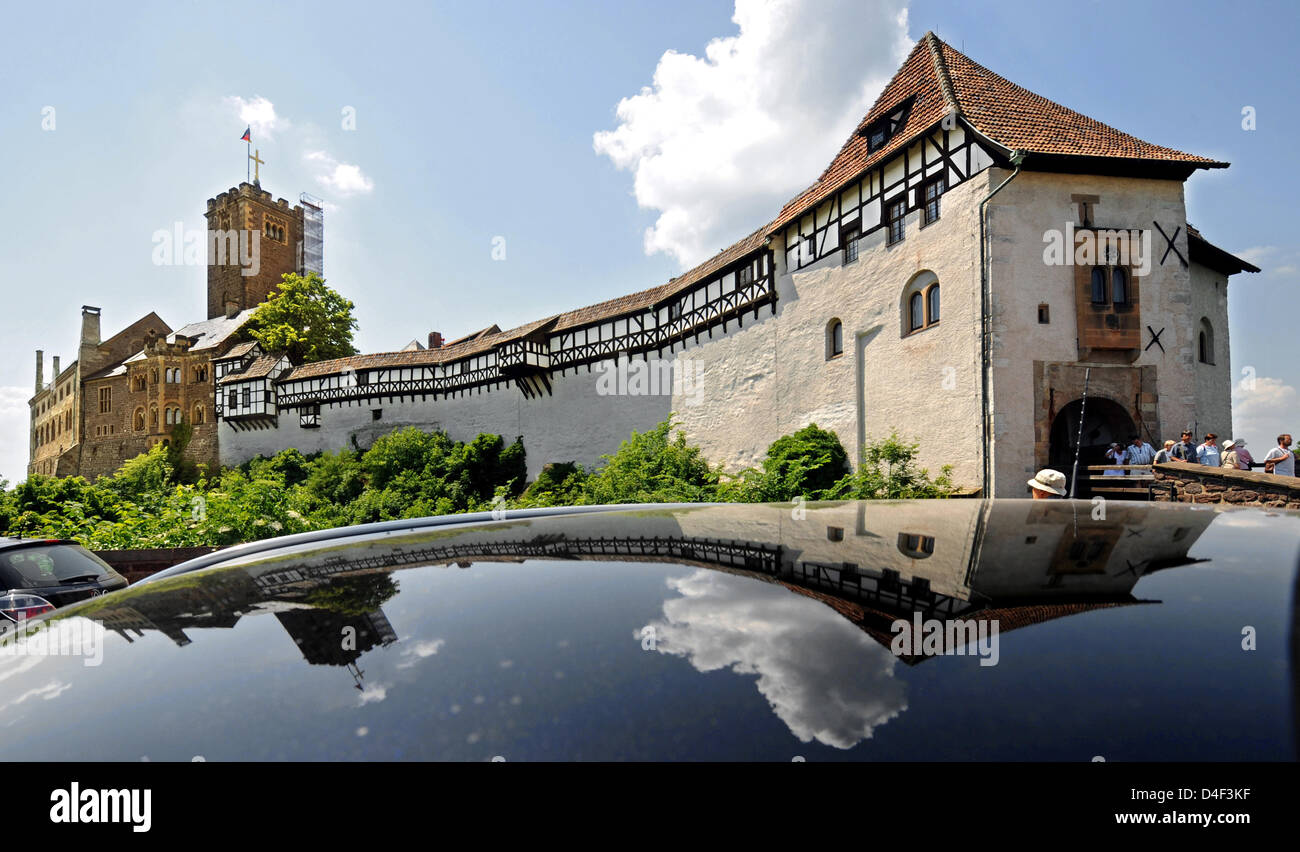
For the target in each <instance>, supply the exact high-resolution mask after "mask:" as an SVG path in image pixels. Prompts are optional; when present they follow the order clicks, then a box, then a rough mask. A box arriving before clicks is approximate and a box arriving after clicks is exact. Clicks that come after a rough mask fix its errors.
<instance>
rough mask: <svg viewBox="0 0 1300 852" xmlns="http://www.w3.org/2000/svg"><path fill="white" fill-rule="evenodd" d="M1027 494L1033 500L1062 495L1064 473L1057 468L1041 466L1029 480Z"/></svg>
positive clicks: (1051, 498) (1048, 498)
mask: <svg viewBox="0 0 1300 852" xmlns="http://www.w3.org/2000/svg"><path fill="white" fill-rule="evenodd" d="M1028 484H1029V494H1030V496H1031V497H1033V498H1034V499H1035V500H1054V499H1056V498H1058V497H1064V496H1065V494H1066V492H1065V474H1063V473H1061V472H1060V471H1059V470H1052V469H1051V468H1043V469H1042V470H1040V471H1039V472H1038V473H1036V474H1035V475H1034V478H1033V479H1031V480H1029V483H1028Z"/></svg>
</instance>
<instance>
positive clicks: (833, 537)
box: [826, 527, 844, 541]
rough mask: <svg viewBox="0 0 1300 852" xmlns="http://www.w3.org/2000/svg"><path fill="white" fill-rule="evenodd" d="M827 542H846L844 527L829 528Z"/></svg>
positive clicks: (827, 529)
mask: <svg viewBox="0 0 1300 852" xmlns="http://www.w3.org/2000/svg"><path fill="white" fill-rule="evenodd" d="M826 540H827V541H844V527H827V528H826Z"/></svg>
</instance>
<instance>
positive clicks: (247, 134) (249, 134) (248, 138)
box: [239, 124, 253, 142]
mask: <svg viewBox="0 0 1300 852" xmlns="http://www.w3.org/2000/svg"><path fill="white" fill-rule="evenodd" d="M239 141H240V142H252V141H253V125H251V124H250V125H248V127H247V128H246V129H245V130H244V135H243V136H241V137H239Z"/></svg>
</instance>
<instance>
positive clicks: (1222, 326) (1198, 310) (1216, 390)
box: [1169, 263, 1275, 442]
mask: <svg viewBox="0 0 1300 852" xmlns="http://www.w3.org/2000/svg"><path fill="white" fill-rule="evenodd" d="M1191 286H1192V298H1191V304H1190V305H1189V306H1188V323H1189V324H1190V326H1191V334H1192V342H1191V349H1190V350H1189V352H1188V355H1187V358H1188V359H1189V360H1188V369H1190V370H1192V371H1193V372H1194V373H1195V374H1196V422H1195V423H1194V424H1191V425H1192V426H1193V427H1194V429H1195V431H1196V439H1197V440H1198V441H1199V440H1200V439H1201V438H1203V437H1204V436H1205V433H1206V432H1207V431H1210V432H1214V433H1216V434H1217V435H1218V436H1219V440H1220V442H1222V441H1223V439H1224V438H1230V437H1236V436H1234V435H1233V434H1232V383H1233V380H1234V378H1235V376H1234V373H1233V368H1232V365H1231V364H1230V363H1229V359H1228V352H1229V349H1228V277H1227V276H1226V275H1224V274H1223V273H1221V272H1215V271H1214V270H1213V269H1210V268H1208V267H1205V266H1202V265H1200V264H1199V263H1193V264H1192V267H1191ZM1202 317H1204V318H1206V319H1208V320H1209V321H1210V325H1211V326H1212V327H1213V328H1214V359H1213V360H1214V363H1213V364H1202V363H1201V362H1200V344H1199V342H1198V337H1197V335H1198V334H1199V332H1200V330H1201V318H1202ZM1236 375H1240V369H1238V370H1237V373H1236ZM1169 437H1171V438H1173V439H1174V440H1178V436H1177V435H1174V434H1171V435H1169ZM1242 437H1244V436H1242ZM1265 437H1266V438H1267V439H1268V440H1269V441H1271V440H1272V439H1273V438H1274V437H1275V436H1273V435H1268V436H1265ZM1256 440H1259V439H1258V438H1257V439H1256Z"/></svg>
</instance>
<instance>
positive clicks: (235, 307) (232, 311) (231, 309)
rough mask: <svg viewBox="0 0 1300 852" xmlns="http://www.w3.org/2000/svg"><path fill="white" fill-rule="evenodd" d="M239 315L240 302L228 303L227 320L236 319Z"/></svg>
mask: <svg viewBox="0 0 1300 852" xmlns="http://www.w3.org/2000/svg"><path fill="white" fill-rule="evenodd" d="M238 315H239V303H238V302H226V319H234V318H235V317H237V316H238Z"/></svg>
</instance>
